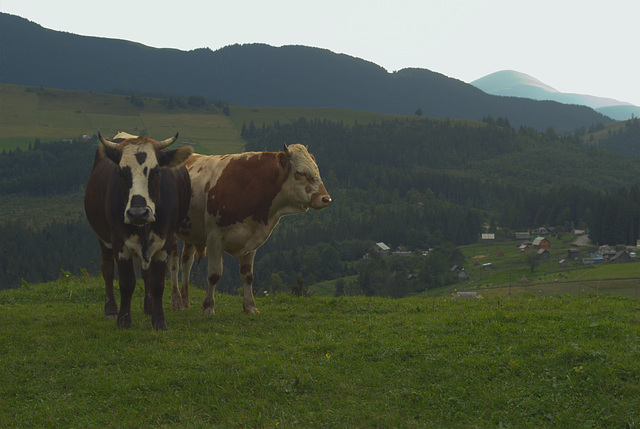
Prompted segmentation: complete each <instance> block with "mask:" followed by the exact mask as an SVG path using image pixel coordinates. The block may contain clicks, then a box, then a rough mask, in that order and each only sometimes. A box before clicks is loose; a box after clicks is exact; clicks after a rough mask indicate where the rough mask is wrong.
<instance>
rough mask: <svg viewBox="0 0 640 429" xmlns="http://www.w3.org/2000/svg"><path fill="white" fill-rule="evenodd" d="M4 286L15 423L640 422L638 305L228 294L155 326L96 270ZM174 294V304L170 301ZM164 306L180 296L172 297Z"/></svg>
mask: <svg viewBox="0 0 640 429" xmlns="http://www.w3.org/2000/svg"><path fill="white" fill-rule="evenodd" d="M62 277H63V278H62V279H61V280H59V281H57V282H54V283H47V284H41V285H30V284H24V285H23V286H22V287H21V288H20V289H16V290H5V291H1V292H0V309H1V311H0V326H2V328H0V379H2V383H1V384H0V397H1V398H2V401H0V414H1V415H2V419H3V421H2V426H6V427H27V426H28V427H39V426H40V427H43V426H44V427H49V426H58V427H60V426H62V427H141V426H158V427H168V426H173V425H180V426H186V427H205V426H207V427H210V426H215V427H234V428H235V427H260V428H264V427H285V428H287V427H352V428H357V427H361V428H371V427H496V426H499V427H546V426H557V427H589V428H591V427H630V428H631V427H638V426H639V425H640V301H638V300H635V299H631V298H624V297H613V296H600V295H596V294H590V295H587V296H580V297H578V296H573V297H571V296H560V297H547V298H537V297H533V296H530V295H523V296H518V297H517V298H511V299H508V298H500V299H490V298H488V299H482V300H469V299H451V298H450V297H438V298H407V299H400V300H389V299H380V298H364V297H349V298H319V297H315V298H295V297H292V296H289V295H276V296H273V297H266V298H260V299H258V300H257V303H258V307H259V308H260V311H261V314H259V315H253V316H247V315H245V314H244V313H243V312H242V298H241V297H239V296H227V295H220V294H218V297H217V298H218V299H217V300H216V306H217V307H216V313H217V314H216V316H214V317H213V318H210V317H203V316H202V315H201V314H200V311H199V306H200V301H201V299H202V297H203V293H202V291H199V290H194V291H193V296H192V307H191V308H189V309H187V310H185V311H182V312H173V311H171V310H170V309H169V308H166V311H167V322H168V324H169V331H168V332H154V331H152V330H151V327H150V321H149V319H148V318H147V317H146V316H144V315H143V314H142V310H141V308H142V293H141V289H142V287H140V285H139V287H138V289H137V290H136V295H135V297H134V301H135V302H134V306H133V313H134V314H133V327H132V328H131V329H130V330H128V331H121V330H117V329H116V328H115V323H114V321H113V320H112V319H106V318H104V317H103V316H102V314H101V313H102V302H103V299H104V291H103V287H102V282H101V280H100V279H97V278H89V277H77V278H76V277H66V276H65V275H63V276H62ZM165 298H167V297H165ZM165 302H166V303H167V304H166V306H165V307H168V302H169V300H168V299H165Z"/></svg>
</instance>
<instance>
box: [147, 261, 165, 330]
mask: <svg viewBox="0 0 640 429" xmlns="http://www.w3.org/2000/svg"><path fill="white" fill-rule="evenodd" d="M166 273H167V261H166V260H154V261H151V265H149V268H148V269H146V270H144V271H143V272H142V277H143V278H144V286H145V290H147V293H148V296H149V298H150V301H151V326H153V329H155V330H156V331H159V330H163V331H166V330H167V322H166V320H165V318H164V310H163V309H162V295H163V293H164V279H165V276H166Z"/></svg>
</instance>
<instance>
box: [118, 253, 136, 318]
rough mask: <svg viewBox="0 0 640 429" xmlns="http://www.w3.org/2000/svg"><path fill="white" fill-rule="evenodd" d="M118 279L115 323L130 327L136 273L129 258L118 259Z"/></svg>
mask: <svg viewBox="0 0 640 429" xmlns="http://www.w3.org/2000/svg"><path fill="white" fill-rule="evenodd" d="M118 279H119V282H120V312H119V313H118V320H117V321H116V325H117V326H118V327H119V328H125V329H128V328H130V327H131V297H132V296H133V291H134V290H135V288H136V273H135V271H134V270H133V261H132V260H131V259H118Z"/></svg>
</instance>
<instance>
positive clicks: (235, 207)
mask: <svg viewBox="0 0 640 429" xmlns="http://www.w3.org/2000/svg"><path fill="white" fill-rule="evenodd" d="M185 165H186V167H187V170H188V171H189V177H190V178H191V189H192V191H191V204H190V206H189V214H188V215H187V218H186V220H185V222H184V223H183V224H182V225H180V227H179V228H178V231H177V235H178V237H179V238H181V239H182V240H183V241H184V247H183V251H182V258H181V262H180V263H181V270H182V279H181V287H180V289H178V275H177V270H172V275H171V283H172V290H171V302H172V308H173V309H175V310H180V309H183V308H185V307H188V306H189V275H190V272H191V266H192V264H193V259H194V254H195V252H196V251H198V256H199V257H204V255H205V253H207V254H208V258H207V259H208V260H207V292H206V294H205V297H204V301H203V303H202V312H203V314H211V315H213V314H214V304H215V300H214V291H215V287H216V284H217V283H218V280H220V277H221V275H222V253H223V252H227V253H228V254H230V255H231V256H233V257H235V258H237V259H238V260H239V264H240V278H241V281H242V290H243V308H244V311H245V312H246V313H247V314H251V313H258V312H259V311H258V307H257V306H256V303H255V300H254V298H253V260H254V257H255V254H256V250H257V249H258V248H259V247H260V246H261V245H262V244H263V243H264V242H265V241H266V240H267V238H269V235H271V231H273V228H275V226H276V225H277V224H278V221H279V220H280V218H281V217H282V216H284V215H291V214H295V213H302V212H306V211H307V210H308V209H309V208H312V209H315V210H320V209H323V208H325V207H327V206H328V205H329V204H331V197H330V196H329V193H328V192H327V190H326V188H325V186H324V184H323V182H322V179H321V178H320V172H319V171H318V166H317V165H316V162H315V158H314V157H313V155H311V154H310V153H309V152H308V150H307V148H306V147H305V146H303V145H300V144H293V145H290V146H287V145H286V143H285V144H284V147H283V150H282V151H279V152H245V153H240V154H229V155H210V156H205V155H195V154H194V155H193V156H191V157H190V158H189V159H188V160H187V162H186V164H185ZM171 264H173V265H174V266H177V264H178V255H177V254H175V255H172V262H171Z"/></svg>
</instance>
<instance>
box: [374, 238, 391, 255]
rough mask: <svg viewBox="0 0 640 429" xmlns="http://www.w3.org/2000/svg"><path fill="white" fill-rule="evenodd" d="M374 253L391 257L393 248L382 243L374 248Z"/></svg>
mask: <svg viewBox="0 0 640 429" xmlns="http://www.w3.org/2000/svg"><path fill="white" fill-rule="evenodd" d="M373 251H374V252H375V253H377V254H378V255H380V256H389V254H390V253H391V248H389V246H387V245H386V244H384V243H383V242H382V241H380V242H379V243H376V244H375V245H374V246H373Z"/></svg>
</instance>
